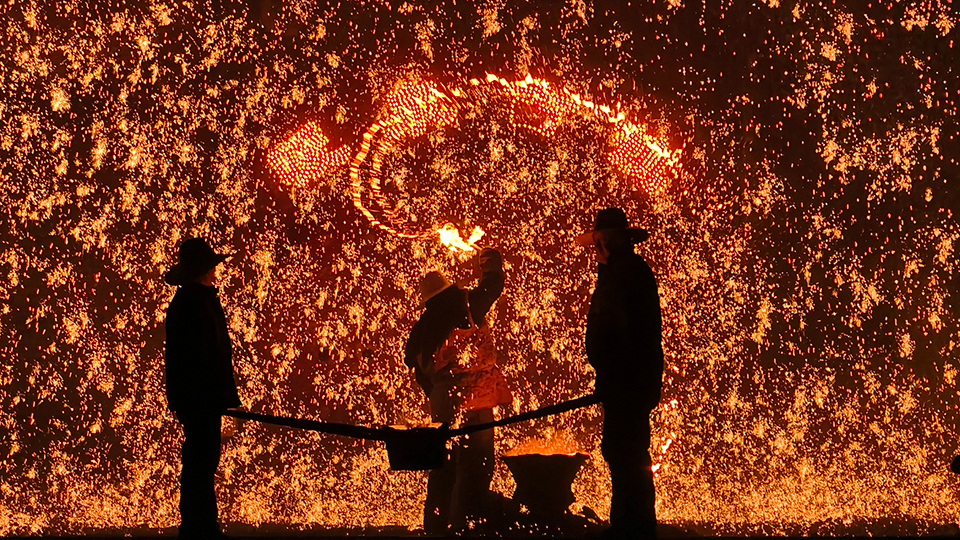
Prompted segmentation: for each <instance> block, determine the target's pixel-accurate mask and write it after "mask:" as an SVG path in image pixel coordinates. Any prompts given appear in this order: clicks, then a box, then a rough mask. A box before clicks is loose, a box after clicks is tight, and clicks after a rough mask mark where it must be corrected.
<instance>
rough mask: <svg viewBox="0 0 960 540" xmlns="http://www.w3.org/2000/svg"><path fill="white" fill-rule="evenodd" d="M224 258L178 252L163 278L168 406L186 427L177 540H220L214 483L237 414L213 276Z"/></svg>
mask: <svg viewBox="0 0 960 540" xmlns="http://www.w3.org/2000/svg"><path fill="white" fill-rule="evenodd" d="M228 257H229V255H222V254H218V253H216V252H215V251H213V249H212V248H211V247H210V245H209V244H207V242H206V240H204V239H203V238H191V239H189V240H185V241H184V242H183V243H182V244H180V252H179V262H178V263H177V264H176V265H174V266H173V267H172V268H171V269H170V271H169V272H167V274H166V276H165V281H166V282H167V283H168V284H169V285H175V286H177V292H176V294H174V296H173V300H171V301H170V306H169V307H168V308H167V317H166V321H165V329H166V350H165V355H164V360H165V366H164V367H165V372H166V373H165V374H166V392H167V403H168V405H169V407H170V410H171V411H172V412H173V413H174V416H175V417H176V418H177V421H178V422H180V425H181V426H182V427H183V435H184V440H183V447H182V449H181V459H182V465H183V466H182V468H181V471H180V529H179V534H180V537H181V538H216V537H220V536H222V533H221V532H220V523H219V518H218V512H217V495H216V491H215V490H214V477H215V475H216V472H217V467H218V466H219V464H220V450H221V448H220V445H221V438H220V418H221V416H222V415H223V413H224V412H225V411H226V410H227V409H230V408H235V407H239V406H240V397H239V395H238V393H237V384H236V380H235V378H234V371H233V360H232V348H231V345H230V334H229V332H228V330H227V321H226V317H225V316H224V313H223V306H222V305H221V304H220V298H219V297H218V296H217V292H218V291H217V288H216V287H215V286H214V285H215V283H216V269H217V266H218V265H219V264H220V263H222V262H223V261H224V260H226V259H227V258H228Z"/></svg>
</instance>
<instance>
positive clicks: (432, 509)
mask: <svg viewBox="0 0 960 540" xmlns="http://www.w3.org/2000/svg"><path fill="white" fill-rule="evenodd" d="M492 421H493V410H491V409H484V410H480V411H473V412H470V413H467V414H466V416H465V420H464V425H470V424H481V423H484V422H492ZM493 442H494V441H493V430H492V429H488V430H484V431H480V432H478V433H471V434H470V435H466V436H463V437H460V438H459V439H458V440H456V441H454V443H453V448H452V449H451V451H450V453H449V455H448V456H447V462H446V463H445V464H444V465H443V467H441V468H439V469H434V470H432V471H430V475H429V477H428V478H427V500H426V502H425V504H424V509H423V529H424V530H425V531H427V532H430V533H438V532H443V531H445V530H446V529H447V528H448V527H452V528H453V529H456V530H459V529H462V528H463V527H464V526H465V525H466V522H467V520H473V519H476V518H478V517H481V516H483V515H484V513H485V510H486V503H488V502H489V500H490V496H489V494H490V482H491V481H492V480H493V470H494V465H495V462H494V445H493Z"/></svg>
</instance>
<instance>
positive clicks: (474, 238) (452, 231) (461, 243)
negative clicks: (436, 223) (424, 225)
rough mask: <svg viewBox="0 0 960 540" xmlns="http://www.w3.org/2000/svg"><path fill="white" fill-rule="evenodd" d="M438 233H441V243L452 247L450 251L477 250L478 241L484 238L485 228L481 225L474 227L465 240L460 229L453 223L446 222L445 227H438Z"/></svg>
mask: <svg viewBox="0 0 960 540" xmlns="http://www.w3.org/2000/svg"><path fill="white" fill-rule="evenodd" d="M437 233H438V234H439V235H440V243H441V244H443V245H445V246H447V247H448V248H450V251H455V252H461V253H465V252H471V251H476V250H477V245H476V244H477V242H479V241H480V239H481V238H483V234H484V233H483V229H481V228H480V227H474V228H473V231H472V232H471V233H470V237H469V238H467V239H466V240H464V239H463V238H461V237H460V231H458V230H457V228H456V227H455V226H454V225H453V223H445V224H444V225H443V227H440V228H439V229H437Z"/></svg>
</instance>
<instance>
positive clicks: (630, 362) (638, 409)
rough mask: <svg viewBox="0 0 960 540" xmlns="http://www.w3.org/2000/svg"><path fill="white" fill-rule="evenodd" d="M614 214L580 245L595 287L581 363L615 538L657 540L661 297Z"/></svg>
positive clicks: (600, 216) (630, 234)
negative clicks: (609, 488) (591, 388)
mask: <svg viewBox="0 0 960 540" xmlns="http://www.w3.org/2000/svg"><path fill="white" fill-rule="evenodd" d="M646 238H647V232H646V231H644V230H643V229H631V228H629V225H628V224H627V216H626V214H624V212H623V210H621V209H619V208H607V209H605V210H601V211H600V212H598V213H597V219H596V223H595V225H594V231H593V232H591V233H586V234H584V235H581V236H580V237H579V238H578V239H577V241H578V243H580V244H581V245H585V246H590V245H592V246H594V249H595V250H596V258H597V262H598V263H599V264H598V266H597V284H596V288H595V289H594V292H593V297H592V298H591V299H590V313H589V315H588V317H587V336H586V349H587V358H588V360H589V361H590V364H591V365H592V366H593V368H594V369H595V370H596V373H597V375H596V377H597V378H596V393H597V394H598V396H599V397H600V400H601V402H602V403H603V412H604V420H603V440H602V442H601V446H600V448H601V451H602V452H603V457H604V459H605V460H606V461H607V464H608V465H609V467H610V480H611V483H612V485H613V493H612V497H611V501H610V525H611V527H610V529H609V531H608V532H607V533H606V535H607V536H609V537H613V538H655V537H656V525H657V516H656V512H655V510H654V502H655V499H656V493H655V491H654V486H653V471H652V470H651V464H652V463H651V460H650V452H649V448H650V412H651V411H652V410H653V409H654V408H655V407H656V406H657V403H659V402H660V389H661V387H662V384H663V383H662V379H663V348H662V346H661V343H660V338H661V318H660V298H659V294H658V293H657V280H656V278H655V277H654V275H653V271H652V270H650V267H649V266H648V265H647V263H646V261H644V260H643V258H642V257H641V256H640V255H637V254H636V253H634V249H633V246H634V244H636V243H638V242H642V241H643V240H646Z"/></svg>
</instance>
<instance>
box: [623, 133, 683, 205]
mask: <svg viewBox="0 0 960 540" xmlns="http://www.w3.org/2000/svg"><path fill="white" fill-rule="evenodd" d="M613 142H614V146H615V149H614V150H613V151H612V152H610V154H609V158H610V163H612V164H613V166H615V167H616V168H617V169H619V171H620V172H621V173H623V175H624V176H626V177H627V178H630V179H632V180H634V181H636V182H637V184H638V185H639V187H641V188H642V189H643V190H644V191H646V192H648V193H660V192H661V191H663V190H664V189H665V188H666V186H667V181H668V179H667V173H668V171H669V170H670V169H673V168H675V167H676V166H677V163H678V161H679V159H680V151H679V150H676V151H674V152H670V151H669V150H667V145H666V143H664V142H663V141H660V140H658V139H656V138H654V137H652V136H651V135H649V134H648V133H647V132H646V130H645V129H644V128H643V127H640V126H636V125H634V124H626V125H624V126H623V128H621V129H619V130H617V132H616V133H615V134H614V136H613Z"/></svg>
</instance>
